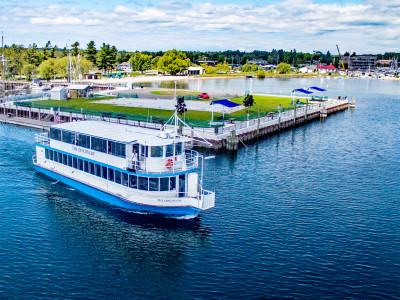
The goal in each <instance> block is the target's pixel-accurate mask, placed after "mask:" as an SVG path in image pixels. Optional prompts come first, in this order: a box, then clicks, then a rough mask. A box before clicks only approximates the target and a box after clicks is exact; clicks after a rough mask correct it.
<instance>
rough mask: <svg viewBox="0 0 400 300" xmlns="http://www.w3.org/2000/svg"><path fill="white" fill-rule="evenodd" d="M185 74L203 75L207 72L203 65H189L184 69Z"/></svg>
mask: <svg viewBox="0 0 400 300" xmlns="http://www.w3.org/2000/svg"><path fill="white" fill-rule="evenodd" d="M184 73H185V75H189V76H190V75H203V74H205V71H204V68H203V67H189V68H187V70H185V71H184Z"/></svg>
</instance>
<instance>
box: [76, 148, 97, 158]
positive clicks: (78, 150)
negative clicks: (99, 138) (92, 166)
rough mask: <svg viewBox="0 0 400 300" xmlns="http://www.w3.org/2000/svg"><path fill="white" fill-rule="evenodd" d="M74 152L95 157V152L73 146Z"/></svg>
mask: <svg viewBox="0 0 400 300" xmlns="http://www.w3.org/2000/svg"><path fill="white" fill-rule="evenodd" d="M72 150H74V151H77V152H81V153H85V154H89V155H92V156H94V151H92V150H89V149H84V148H79V147H75V146H72Z"/></svg>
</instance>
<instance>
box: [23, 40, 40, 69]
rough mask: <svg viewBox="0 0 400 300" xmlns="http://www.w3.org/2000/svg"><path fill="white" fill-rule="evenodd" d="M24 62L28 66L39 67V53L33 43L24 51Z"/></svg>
mask: <svg viewBox="0 0 400 300" xmlns="http://www.w3.org/2000/svg"><path fill="white" fill-rule="evenodd" d="M26 60H27V62H28V64H32V65H35V66H36V67H37V66H38V65H40V53H39V51H38V48H37V45H36V44H35V43H33V44H32V45H31V46H29V48H28V50H27V51H26Z"/></svg>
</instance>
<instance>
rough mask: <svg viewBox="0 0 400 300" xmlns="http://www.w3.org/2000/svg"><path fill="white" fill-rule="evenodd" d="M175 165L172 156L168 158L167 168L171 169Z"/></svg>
mask: <svg viewBox="0 0 400 300" xmlns="http://www.w3.org/2000/svg"><path fill="white" fill-rule="evenodd" d="M173 165H174V161H173V160H172V159H171V158H168V159H167V163H166V164H165V166H166V167H167V169H171V168H172V166H173Z"/></svg>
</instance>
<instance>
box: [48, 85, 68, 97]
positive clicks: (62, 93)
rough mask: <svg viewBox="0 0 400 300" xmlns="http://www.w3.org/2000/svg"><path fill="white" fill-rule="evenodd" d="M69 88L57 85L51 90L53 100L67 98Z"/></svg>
mask: <svg viewBox="0 0 400 300" xmlns="http://www.w3.org/2000/svg"><path fill="white" fill-rule="evenodd" d="M67 95H68V90H67V89H66V88H65V87H62V86H57V87H54V88H52V89H51V90H50V96H51V99H52V100H65V99H67Z"/></svg>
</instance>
